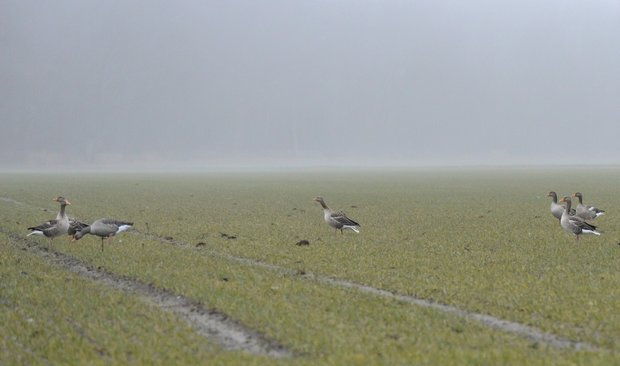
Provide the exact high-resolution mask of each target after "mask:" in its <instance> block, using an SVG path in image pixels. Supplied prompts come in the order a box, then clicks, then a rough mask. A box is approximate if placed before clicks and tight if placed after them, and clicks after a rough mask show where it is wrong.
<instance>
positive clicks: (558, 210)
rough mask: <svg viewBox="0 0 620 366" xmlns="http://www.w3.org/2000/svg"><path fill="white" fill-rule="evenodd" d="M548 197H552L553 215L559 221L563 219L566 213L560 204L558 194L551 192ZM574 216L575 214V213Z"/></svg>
mask: <svg viewBox="0 0 620 366" xmlns="http://www.w3.org/2000/svg"><path fill="white" fill-rule="evenodd" d="M547 197H551V214H552V215H553V216H554V217H555V218H556V219H558V220H560V219H561V218H562V214H563V213H564V210H565V207H564V206H562V205H560V204H559V203H558V195H557V193H555V192H553V191H551V192H549V193H547ZM573 214H574V212H573Z"/></svg>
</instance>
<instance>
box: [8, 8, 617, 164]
mask: <svg viewBox="0 0 620 366" xmlns="http://www.w3.org/2000/svg"><path fill="white" fill-rule="evenodd" d="M0 49H1V50H2V52H1V56H0V126H1V134H0V169H1V170H43V171H54V170H76V171H81V170H116V169H118V170H184V169H187V170H202V169H217V168H222V169H234V168H236V167H238V168H247V167H250V168H251V167H321V166H329V167H341V166H342V167H344V166H362V167H364V166H435V165H437V166H444V165H448V166H452V165H456V166H459V165H460V166H463V165H464V166H468V165H515V164H527V165H530V164H534V165H555V164H562V165H572V164H575V165H588V164H618V163H620V160H619V157H620V144H619V143H618V136H620V103H619V102H618V101H619V100H620V99H619V96H620V0H607V1H583V0H551V1H543V2H541V1H527V0H521V1H492V0H488V1H479V0H474V1H436V0H428V1H417V0H409V1H389V0H385V1H384V0H381V1H379V0H374V1H369V0H361V1H360V0H355V1H339V0H338V1H333V0H328V1H309V0H307V1H195V2H193V1H174V2H170V1H96V2H95V1H53V2H51V1H50V2H39V1H22V0H17V1H9V0H5V1H2V2H0Z"/></svg>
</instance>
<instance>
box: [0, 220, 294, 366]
mask: <svg viewBox="0 0 620 366" xmlns="http://www.w3.org/2000/svg"><path fill="white" fill-rule="evenodd" d="M0 231H1V232H3V233H4V234H6V235H7V236H8V237H9V239H10V243H11V244H12V245H14V246H16V247H18V248H20V249H25V250H28V251H29V252H31V253H35V254H37V255H39V256H41V257H43V258H44V259H45V260H47V261H48V262H50V263H52V264H53V265H55V266H58V267H61V268H64V269H66V270H69V271H71V272H73V273H75V274H77V275H79V276H81V277H84V278H88V279H91V280H94V281H97V282H99V283H102V284H104V285H106V286H108V287H111V288H114V289H117V290H121V291H124V292H126V293H128V294H131V295H138V296H140V297H141V298H143V299H144V300H145V301H147V302H149V303H151V304H154V305H155V306H157V307H159V308H160V309H162V310H165V311H168V312H171V313H173V314H175V315H177V316H179V317H181V318H183V319H184V320H185V321H186V322H187V323H188V324H189V325H190V326H191V327H192V328H193V329H194V330H195V331H196V332H197V333H198V334H200V335H202V336H204V337H205V338H207V339H208V340H210V341H213V342H216V343H218V344H219V345H221V346H222V347H223V348H224V349H229V350H242V351H245V352H248V353H251V354H255V355H267V356H271V357H289V356H292V353H291V352H289V351H288V350H286V349H285V348H284V347H283V346H281V345H279V344H277V343H275V342H273V341H270V340H268V339H266V338H265V337H264V336H263V335H261V334H259V333H258V332H255V331H253V330H251V329H247V328H245V327H244V326H242V325H241V324H239V323H238V322H236V321H235V320H233V319H231V318H229V317H228V316H227V315H226V314H223V313H220V312H217V311H214V310H208V309H205V308H203V307H202V306H201V305H200V304H197V303H196V302H194V301H192V300H190V299H188V298H186V297H184V296H180V295H177V294H174V293H172V292H170V291H166V290H162V289H158V288H155V287H153V286H151V285H148V284H145V283H143V282H140V281H138V280H135V279H131V278H124V277H121V276H117V275H115V274H113V273H109V272H106V271H102V270H99V269H95V268H93V267H91V266H88V265H87V264H85V263H83V262H81V261H80V260H78V259H76V258H73V257H71V256H68V255H65V254H63V253H59V252H55V251H52V250H48V249H47V248H45V247H42V246H39V245H38V244H37V243H36V242H34V241H30V240H27V239H25V238H23V237H20V236H19V235H17V234H14V233H11V232H7V231H4V230H0Z"/></svg>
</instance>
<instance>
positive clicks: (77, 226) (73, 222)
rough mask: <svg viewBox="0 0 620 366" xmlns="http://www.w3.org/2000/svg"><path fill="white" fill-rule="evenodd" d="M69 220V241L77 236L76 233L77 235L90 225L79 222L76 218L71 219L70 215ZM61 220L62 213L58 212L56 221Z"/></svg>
mask: <svg viewBox="0 0 620 366" xmlns="http://www.w3.org/2000/svg"><path fill="white" fill-rule="evenodd" d="M67 218H69V229H68V230H67V234H68V235H69V236H68V237H69V239H71V238H72V237H73V235H75V233H77V232H78V231H80V230H82V229H83V228H85V227H86V226H88V224H85V223H83V222H81V221H79V220H78V219H76V218H75V217H69V215H67ZM60 219H61V217H60V212H58V214H57V215H56V220H60Z"/></svg>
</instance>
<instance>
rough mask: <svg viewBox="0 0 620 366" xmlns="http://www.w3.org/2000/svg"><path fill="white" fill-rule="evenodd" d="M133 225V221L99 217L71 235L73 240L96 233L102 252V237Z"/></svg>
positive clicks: (110, 235) (109, 236) (111, 235)
mask: <svg viewBox="0 0 620 366" xmlns="http://www.w3.org/2000/svg"><path fill="white" fill-rule="evenodd" d="M132 226H133V222H127V221H120V220H114V219H99V220H95V221H94V222H93V223H92V224H90V225H87V226H86V227H84V228H82V229H81V230H80V231H78V232H76V233H75V234H74V235H73V240H74V241H75V240H80V239H81V238H82V237H83V236H84V235H86V234H91V235H97V236H98V237H100V238H101V251H102V252H103V239H105V238H108V240H112V237H113V236H114V235H116V234H118V233H122V232H123V231H126V230H128V229H129V228H130V227H132Z"/></svg>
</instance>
